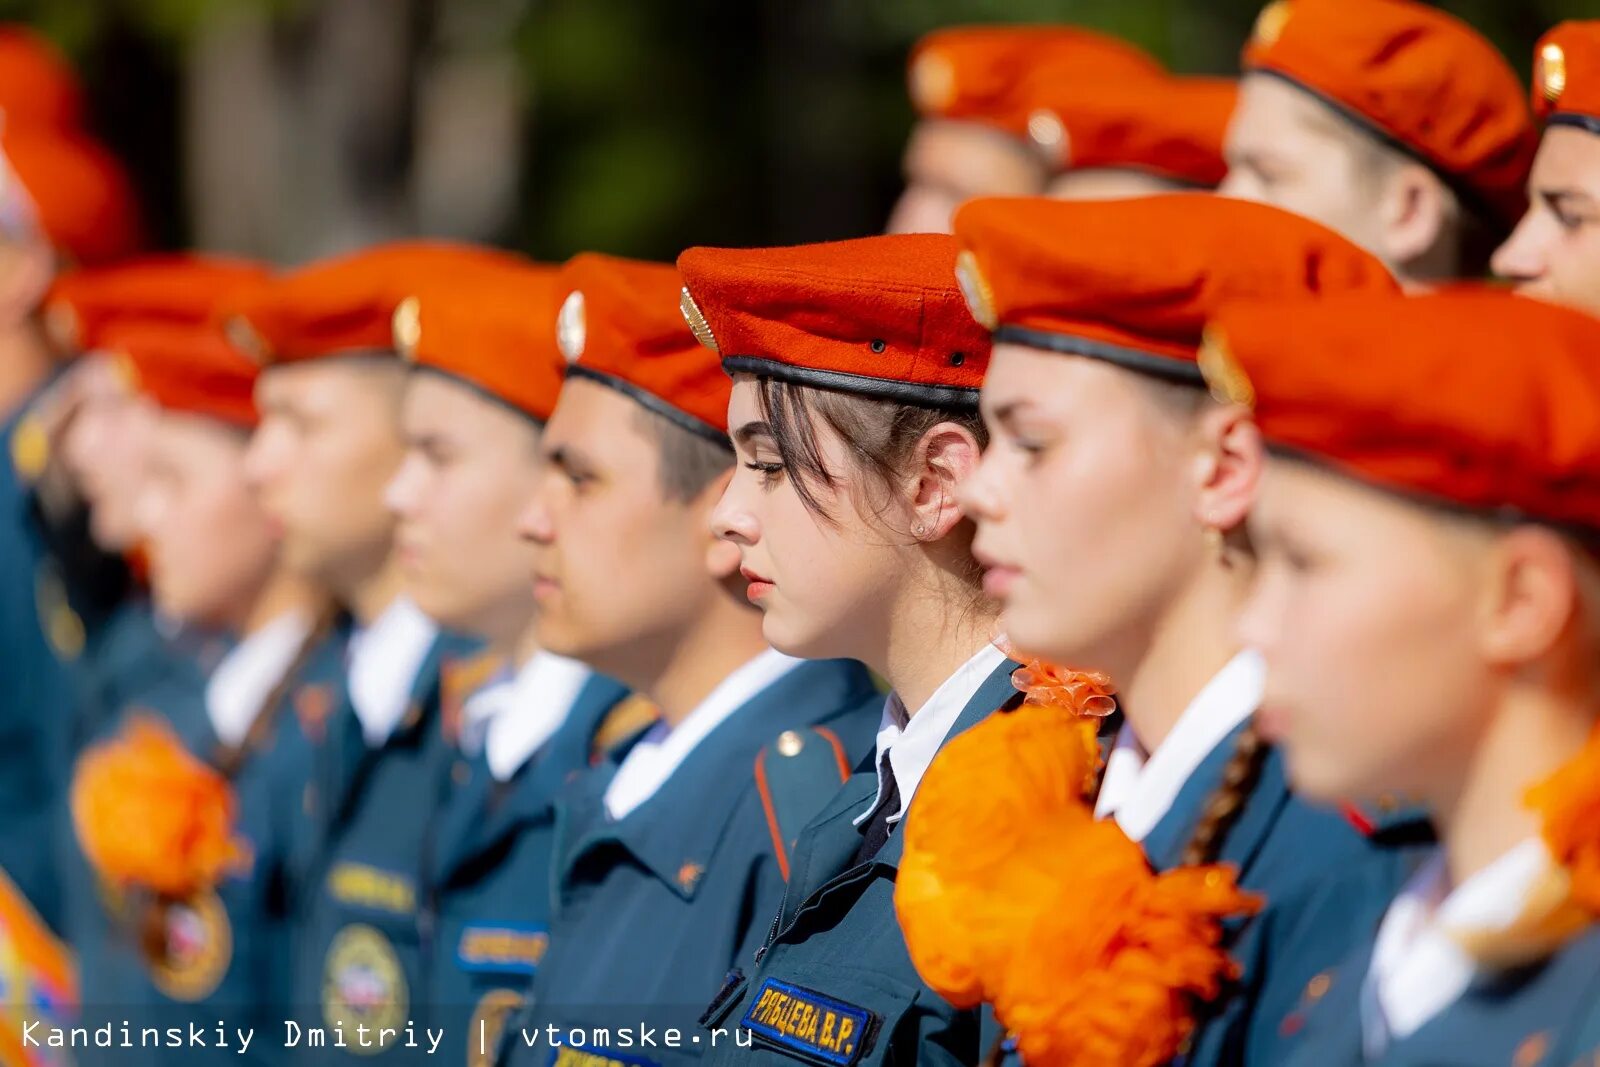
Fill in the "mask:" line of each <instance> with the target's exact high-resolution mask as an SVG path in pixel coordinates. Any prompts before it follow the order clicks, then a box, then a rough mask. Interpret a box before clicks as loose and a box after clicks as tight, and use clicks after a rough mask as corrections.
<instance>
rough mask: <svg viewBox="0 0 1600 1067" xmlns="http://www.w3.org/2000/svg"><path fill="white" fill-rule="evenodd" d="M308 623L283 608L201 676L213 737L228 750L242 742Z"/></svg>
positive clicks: (301, 615) (308, 628)
mask: <svg viewBox="0 0 1600 1067" xmlns="http://www.w3.org/2000/svg"><path fill="white" fill-rule="evenodd" d="M311 626H312V621H311V619H310V617H309V616H308V615H306V614H305V613H304V612H300V611H289V612H285V613H284V614H282V615H279V616H278V617H277V618H275V619H273V620H272V621H271V622H269V623H267V624H266V625H265V626H263V627H261V628H260V629H258V630H257V631H256V632H255V633H253V634H250V635H249V636H248V637H246V638H245V639H244V640H243V641H240V642H239V643H238V644H237V645H234V646H233V648H231V649H229V650H228V654H227V655H225V656H223V657H222V660H221V661H220V662H219V663H218V664H217V667H216V669H215V670H213V671H212V672H211V677H210V678H208V679H206V698H205V699H206V715H207V716H208V717H209V718H210V719H211V729H212V730H213V731H214V732H215V733H216V735H217V740H219V741H221V742H222V743H223V744H224V745H227V746H229V747H230V748H231V747H237V746H238V745H239V744H241V743H242V742H243V741H244V739H245V737H246V735H248V734H249V733H250V727H251V726H252V725H254V724H255V721H256V717H257V716H259V715H260V714H261V712H262V711H263V710H264V709H265V707H266V703H267V698H268V697H270V696H271V695H272V690H273V689H274V688H275V687H276V686H277V685H278V683H279V682H281V681H283V676H284V673H285V672H286V671H288V669H289V667H290V666H291V665H292V664H293V663H294V658H295V656H297V655H299V653H300V649H301V646H303V645H304V644H305V640H306V636H307V635H308V634H310V633H311Z"/></svg>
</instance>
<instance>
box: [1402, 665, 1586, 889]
mask: <svg viewBox="0 0 1600 1067" xmlns="http://www.w3.org/2000/svg"><path fill="white" fill-rule="evenodd" d="M1593 725H1594V709H1593V708H1592V707H1587V706H1583V703H1582V702H1581V701H1569V700H1563V699H1561V698H1559V697H1557V696H1555V695H1554V694H1552V693H1550V692H1548V691H1542V690H1538V691H1536V690H1528V689H1523V688H1520V687H1512V688H1511V689H1510V690H1509V691H1508V692H1507V693H1505V694H1504V695H1503V696H1502V697H1501V698H1500V699H1499V701H1498V702H1497V708H1496V710H1495V712H1494V713H1493V714H1492V715H1491V716H1490V717H1489V719H1488V721H1487V724H1486V725H1485V727H1484V728H1483V730H1482V731H1481V732H1480V734H1479V736H1478V737H1477V738H1476V740H1475V743H1473V744H1472V745H1471V746H1470V748H1469V749H1468V750H1467V751H1466V753H1465V754H1464V756H1463V759H1462V760H1461V761H1459V762H1458V764H1457V765H1456V766H1455V767H1453V768H1450V769H1449V770H1448V771H1447V772H1446V773H1443V774H1441V775H1440V776H1439V777H1440V779H1441V783H1440V786H1439V787H1438V788H1436V789H1431V790H1426V791H1425V793H1424V796H1423V797H1422V800H1423V803H1424V804H1426V805H1427V806H1428V810H1429V811H1431V812H1432V813H1433V815H1434V820H1435V825H1436V827H1437V829H1438V832H1439V838H1440V840H1441V842H1442V843H1443V844H1444V848H1445V855H1446V856H1447V857H1448V862H1449V865H1450V877H1451V881H1452V883H1453V884H1455V885H1460V884H1461V883H1462V882H1463V881H1465V880H1466V879H1467V878H1470V877H1471V876H1472V875H1474V874H1476V873H1477V872H1478V871H1481V870H1483V869H1484V868H1485V867H1487V866H1489V865H1490V864H1491V863H1493V862H1494V861H1495V860H1497V859H1499V858H1500V857H1501V856H1503V855H1505V854H1506V852H1508V851H1509V850H1510V849H1512V848H1514V847H1515V846H1516V845H1518V844H1520V843H1521V842H1523V841H1525V840H1527V839H1528V838H1530V837H1534V836H1537V834H1538V832H1539V818H1538V814H1537V813H1536V812H1534V811H1532V810H1530V809H1529V808H1528V806H1527V805H1526V804H1525V803H1524V800H1523V797H1524V794H1526V793H1527V791H1528V789H1529V788H1530V787H1532V786H1534V785H1537V784H1538V783H1540V782H1542V781H1544V779H1546V778H1548V777H1549V776H1550V775H1551V774H1553V773H1555V771H1556V770H1557V769H1558V768H1559V767H1561V766H1562V764H1564V763H1566V762H1567V761H1568V760H1570V759H1572V758H1573V757H1574V756H1576V755H1577V754H1578V753H1579V752H1580V751H1581V750H1582V749H1583V746H1584V745H1585V744H1586V743H1587V742H1588V739H1589V735H1590V732H1591V730H1592V729H1593Z"/></svg>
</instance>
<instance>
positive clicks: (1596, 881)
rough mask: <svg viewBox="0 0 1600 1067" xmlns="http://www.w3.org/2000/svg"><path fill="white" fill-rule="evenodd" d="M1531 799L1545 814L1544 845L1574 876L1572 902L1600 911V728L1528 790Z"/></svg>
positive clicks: (1531, 803)
mask: <svg viewBox="0 0 1600 1067" xmlns="http://www.w3.org/2000/svg"><path fill="white" fill-rule="evenodd" d="M1527 802H1528V806H1529V807H1531V808H1533V809H1534V810H1535V811H1537V812H1539V813H1540V815H1542V816H1543V827H1542V831H1543V835H1544V840H1545V844H1546V845H1547V846H1549V848H1550V854H1551V855H1552V856H1554V857H1555V860H1556V862H1557V863H1559V864H1561V866H1563V867H1565V868H1566V869H1567V873H1568V875H1569V876H1570V877H1571V879H1572V888H1571V895H1572V900H1573V901H1574V902H1575V903H1576V904H1578V905H1579V906H1580V907H1582V908H1583V909H1584V910H1585V911H1588V912H1590V913H1591V914H1596V915H1600V731H1597V732H1596V733H1595V734H1594V735H1592V736H1591V737H1590V738H1589V743H1588V744H1587V745H1585V746H1584V747H1583V750H1582V751H1580V752H1579V753H1578V754H1577V755H1576V756H1574V757H1573V758H1572V759H1571V760H1569V761H1568V762H1567V763H1566V764H1564V765H1563V766H1562V767H1560V768H1559V769H1558V770H1557V771H1556V772H1555V773H1554V774H1552V775H1551V776H1550V777H1549V778H1547V779H1545V780H1544V781H1543V782H1541V783H1539V784H1538V785H1536V786H1534V787H1533V788H1532V789H1530V790H1528V796H1527Z"/></svg>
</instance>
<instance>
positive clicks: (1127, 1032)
mask: <svg viewBox="0 0 1600 1067" xmlns="http://www.w3.org/2000/svg"><path fill="white" fill-rule="evenodd" d="M1017 684H1018V687H1019V688H1021V689H1023V691H1024V692H1026V693H1027V694H1028V697H1027V699H1026V700H1024V702H1023V703H1022V705H1021V706H1020V707H1018V708H1016V709H1015V710H1013V711H1003V712H997V713H996V714H994V715H991V716H990V717H989V718H988V719H986V720H984V721H983V722H982V723H980V724H979V725H977V726H975V727H973V728H972V729H971V730H968V731H967V732H965V733H963V734H961V735H960V736H958V737H956V738H954V739H953V740H951V741H950V743H949V744H948V745H946V746H945V748H944V750H943V751H942V752H941V753H940V755H939V758H938V759H936V760H935V761H934V763H933V765H932V766H931V767H930V768H929V769H928V771H927V773H926V775H925V776H924V777H923V780H922V783H921V785H920V786H919V787H918V789H917V796H916V800H915V802H914V804H913V811H914V812H915V815H914V817H912V818H909V819H907V820H906V825H905V829H904V831H903V832H904V833H905V835H906V837H905V854H904V857H903V859H902V860H901V863H900V872H899V875H898V878H897V881H896V887H895V910H896V912H897V913H898V915H899V919H900V926H901V929H902V931H903V932H904V934H905V938H906V945H907V947H908V948H909V949H910V953H911V959H912V962H913V963H914V964H915V965H916V967H917V971H918V972H919V973H920V974H921V975H922V978H923V980H924V981H926V982H927V983H928V984H929V985H930V986H932V987H933V988H934V989H935V990H937V991H938V992H939V994H940V995H941V996H943V997H945V998H946V999H947V1000H949V1001H950V1002H951V1003H952V1004H955V1005H956V1006H957V1007H975V1006H977V1005H978V1004H980V1003H984V1002H987V1003H990V1004H992V1005H993V1006H994V1010H995V1015H996V1017H997V1018H998V1019H999V1020H1000V1022H1001V1023H1002V1024H1003V1025H1004V1026H1006V1027H1007V1029H1009V1030H1010V1031H1011V1032H1012V1033H1014V1034H1015V1035H1016V1038H1017V1041H1018V1046H1019V1048H1020V1049H1021V1051H1022V1054H1023V1056H1024V1058H1025V1059H1026V1060H1027V1062H1028V1063H1029V1064H1030V1065H1031V1067H1052V1065H1057V1064H1059V1065H1066V1064H1071V1065H1073V1067H1101V1065H1104V1067H1113V1065H1114V1067H1140V1065H1144V1064H1152V1065H1153V1064H1158V1063H1163V1062H1165V1061H1167V1060H1169V1059H1171V1058H1172V1057H1173V1056H1175V1055H1176V1054H1177V1052H1178V1050H1179V1047H1180V1045H1181V1044H1182V1041H1183V1039H1184V1038H1185V1037H1186V1036H1187V1034H1188V1032H1189V1030H1190V1029H1191V1028H1192V1025H1193V1022H1192V1011H1191V1006H1192V1002H1193V1001H1194V1000H1195V999H1197V998H1198V999H1208V998H1210V997H1213V996H1215V995H1216V993H1217V991H1218V989H1219V987H1220V985H1221V982H1222V981H1223V979H1224V978H1226V977H1230V976H1232V975H1233V974H1234V972H1235V970H1236V968H1235V965H1234V964H1233V963H1232V961H1231V960H1230V959H1229V958H1228V956H1227V953H1226V952H1225V951H1224V949H1223V948H1222V945H1221V940H1222V922H1223V920H1224V919H1226V918H1229V917H1230V916H1235V915H1244V914H1249V913H1250V912H1252V911H1254V910H1255V908H1256V906H1257V902H1256V901H1255V900H1254V899H1253V898H1251V897H1250V896H1248V895H1246V894H1244V893H1243V892H1241V891H1240V890H1239V889H1238V887H1237V885H1236V884H1235V881H1234V874H1233V872H1232V871H1231V870H1229V869H1227V868H1224V867H1220V866H1209V867H1197V868H1183V869H1179V870H1175V871H1170V872H1166V873H1156V872H1153V871H1151V869H1150V865H1149V863H1148V861H1147V860H1146V859H1145V856H1144V850H1143V849H1142V848H1141V847H1140V846H1139V845H1138V844H1137V843H1136V842H1134V841H1132V840H1130V839H1129V838H1128V836H1127V835H1126V834H1125V833H1124V832H1123V831H1122V829H1121V827H1119V826H1118V825H1117V824H1116V823H1115V822H1110V821H1104V822H1100V821H1096V820H1095V818H1094V813H1093V809H1092V807H1091V805H1090V804H1089V801H1088V796H1089V793H1090V791H1091V790H1092V788H1093V783H1094V779H1095V772H1096V769H1097V763H1098V758H1099V750H1098V746H1097V744H1096V740H1095V735H1096V732H1097V729H1098V726H1099V722H1100V716H1103V715H1105V714H1107V713H1109V711H1110V710H1111V708H1112V707H1114V703H1113V702H1112V700H1111V688H1110V685H1109V684H1108V682H1107V680H1106V679H1105V678H1104V677H1102V676H1098V675H1085V674H1074V673H1073V672H1069V671H1062V670H1060V669H1058V668H1053V667H1050V666H1049V665H1046V664H1041V663H1037V662H1035V663H1030V664H1028V665H1027V666H1026V667H1025V668H1023V670H1021V671H1019V672H1018V677H1017Z"/></svg>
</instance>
